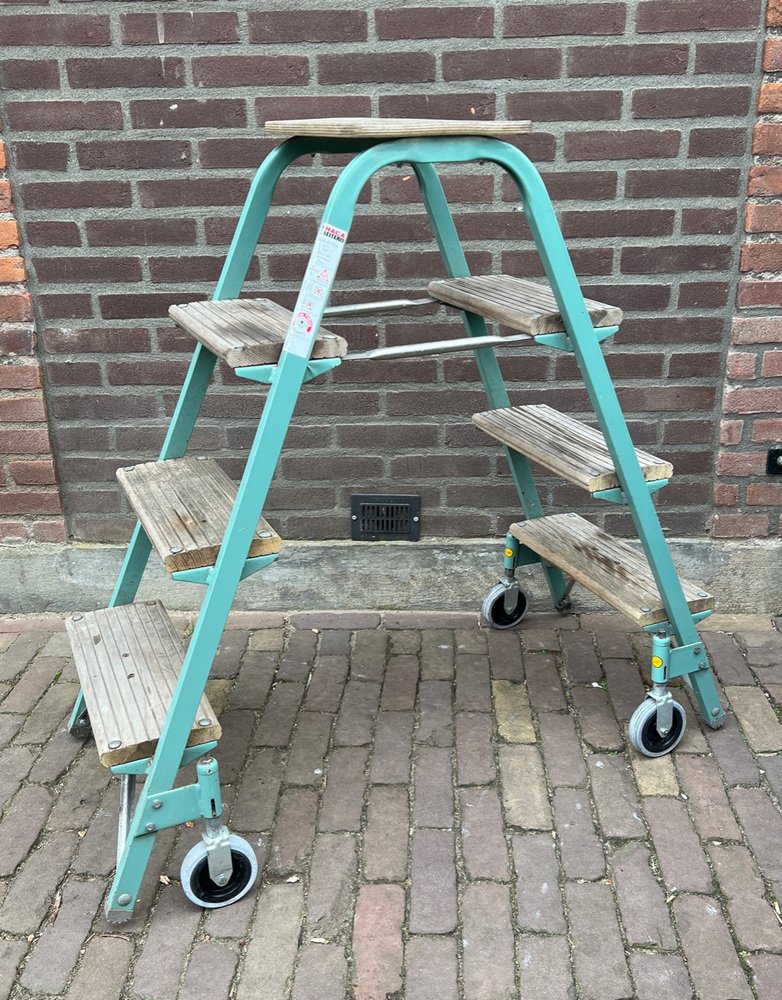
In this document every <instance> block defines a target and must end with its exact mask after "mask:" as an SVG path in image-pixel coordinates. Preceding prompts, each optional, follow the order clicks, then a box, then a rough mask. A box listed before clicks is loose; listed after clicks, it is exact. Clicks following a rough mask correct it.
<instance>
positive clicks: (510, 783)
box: [499, 746, 553, 830]
mask: <svg viewBox="0 0 782 1000" xmlns="http://www.w3.org/2000/svg"><path fill="white" fill-rule="evenodd" d="M499 757H500V779H501V783H502V802H503V806H504V808H505V817H506V821H507V822H508V823H509V824H510V825H511V826H518V827H521V828H522V829H524V830H550V829H551V828H552V825H553V821H552V817H551V807H550V805H549V798H548V791H547V789H546V782H545V778H544V776H543V761H542V759H541V756H540V753H539V751H538V749H537V747H532V746H506V747H500V750H499Z"/></svg>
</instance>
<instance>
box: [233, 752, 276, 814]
mask: <svg viewBox="0 0 782 1000" xmlns="http://www.w3.org/2000/svg"><path fill="white" fill-rule="evenodd" d="M283 766H284V765H283V758H282V754H281V752H280V751H279V750H276V749H272V748H271V747H262V748H261V749H260V750H259V751H258V752H257V753H256V754H255V756H254V757H253V758H252V759H251V760H250V763H249V765H248V766H247V769H246V770H245V772H244V774H243V775H242V779H241V782H240V784H239V787H238V789H237V793H236V801H235V802H234V804H233V808H232V809H231V822H232V824H233V825H234V826H235V827H236V829H237V830H271V827H272V822H273V820H274V814H275V812H276V810H277V799H278V796H279V792H280V784H281V782H282V772H283Z"/></svg>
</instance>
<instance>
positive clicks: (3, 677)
mask: <svg viewBox="0 0 782 1000" xmlns="http://www.w3.org/2000/svg"><path fill="white" fill-rule="evenodd" d="M48 638H49V633H48V632H43V631H38V630H35V629H30V630H29V631H27V630H25V631H23V632H20V633H19V634H18V635H17V636H16V637H15V638H14V640H13V642H12V643H11V645H10V646H9V647H8V648H7V649H6V650H4V652H3V653H2V654H0V681H12V680H13V679H14V678H15V677H16V676H17V674H19V673H20V672H21V671H22V670H24V668H25V667H26V666H27V664H28V663H29V662H30V660H32V658H33V657H34V656H35V654H36V653H37V652H38V651H39V650H40V648H41V647H42V646H43V645H44V643H45V642H46V641H47V639H48Z"/></svg>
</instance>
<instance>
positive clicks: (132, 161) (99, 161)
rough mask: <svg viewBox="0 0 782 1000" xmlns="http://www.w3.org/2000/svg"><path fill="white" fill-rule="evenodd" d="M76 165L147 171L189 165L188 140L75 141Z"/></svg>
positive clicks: (100, 168)
mask: <svg viewBox="0 0 782 1000" xmlns="http://www.w3.org/2000/svg"><path fill="white" fill-rule="evenodd" d="M76 154H77V157H78V160H79V166H80V167H82V168H83V169H85V170H93V169H98V170H105V169H119V170H151V169H154V168H158V167H189V166H190V165H191V155H190V143H189V142H188V141H187V140H184V139H183V140H177V139H141V140H129V141H124V142H123V141H108V142H77V143H76Z"/></svg>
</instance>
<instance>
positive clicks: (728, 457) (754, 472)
mask: <svg viewBox="0 0 782 1000" xmlns="http://www.w3.org/2000/svg"><path fill="white" fill-rule="evenodd" d="M737 391H739V392H740V391H741V390H737ZM765 469H766V454H765V452H762V451H748V452H723V454H721V455H720V456H719V458H718V459H717V473H718V474H719V475H721V476H758V475H761V474H762V473H763V472H765Z"/></svg>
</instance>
